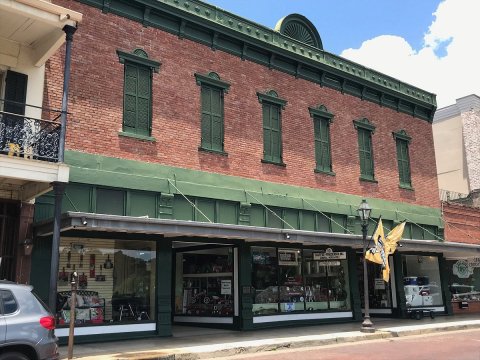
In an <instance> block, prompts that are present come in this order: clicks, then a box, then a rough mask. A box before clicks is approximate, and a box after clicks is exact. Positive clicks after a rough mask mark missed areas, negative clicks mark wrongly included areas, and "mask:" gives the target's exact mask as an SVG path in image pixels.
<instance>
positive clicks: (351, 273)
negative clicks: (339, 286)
mask: <svg viewBox="0 0 480 360" xmlns="http://www.w3.org/2000/svg"><path fill="white" fill-rule="evenodd" d="M347 261H348V279H349V282H350V294H351V301H352V312H353V318H354V319H355V320H359V321H360V320H362V302H361V301H360V289H359V282H358V279H359V275H360V274H359V273H358V268H357V256H356V252H355V250H354V249H348V250H347Z"/></svg>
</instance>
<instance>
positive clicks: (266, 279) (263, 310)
mask: <svg viewBox="0 0 480 360" xmlns="http://www.w3.org/2000/svg"><path fill="white" fill-rule="evenodd" d="M252 286H253V287H254V289H255V291H254V301H253V313H254V314H256V315H268V314H275V313H277V312H278V301H279V294H278V259H277V249H276V248H270V247H252Z"/></svg>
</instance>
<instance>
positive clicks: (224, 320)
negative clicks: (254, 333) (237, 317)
mask: <svg viewBox="0 0 480 360" xmlns="http://www.w3.org/2000/svg"><path fill="white" fill-rule="evenodd" d="M173 321H174V322H185V323H199V324H233V318H231V317H210V316H175V317H174V318H173Z"/></svg>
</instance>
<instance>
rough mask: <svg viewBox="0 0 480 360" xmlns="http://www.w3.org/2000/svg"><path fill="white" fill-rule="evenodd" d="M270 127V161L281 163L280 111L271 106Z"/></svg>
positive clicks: (276, 107)
mask: <svg viewBox="0 0 480 360" xmlns="http://www.w3.org/2000/svg"><path fill="white" fill-rule="evenodd" d="M270 114H271V126H272V159H273V161H275V162H281V161H282V139H281V132H280V109H279V108H278V106H274V105H272V106H271V110H270Z"/></svg>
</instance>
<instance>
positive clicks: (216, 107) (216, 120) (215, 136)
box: [211, 89, 223, 151]
mask: <svg viewBox="0 0 480 360" xmlns="http://www.w3.org/2000/svg"><path fill="white" fill-rule="evenodd" d="M211 97H212V100H211V105H212V107H211V113H212V149H213V150H217V151H223V91H222V90H220V89H212V91H211Z"/></svg>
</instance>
